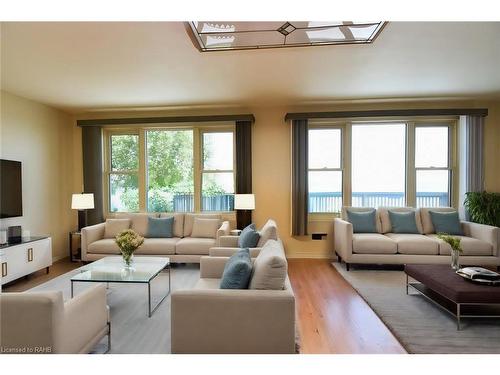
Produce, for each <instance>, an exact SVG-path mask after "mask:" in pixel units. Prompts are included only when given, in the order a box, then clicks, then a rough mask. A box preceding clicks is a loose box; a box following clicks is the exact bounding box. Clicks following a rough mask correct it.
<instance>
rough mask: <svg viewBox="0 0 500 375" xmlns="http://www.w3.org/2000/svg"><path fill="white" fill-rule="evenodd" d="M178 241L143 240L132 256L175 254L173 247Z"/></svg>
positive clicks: (171, 239) (172, 239)
mask: <svg viewBox="0 0 500 375" xmlns="http://www.w3.org/2000/svg"><path fill="white" fill-rule="evenodd" d="M179 240H180V238H178V237H172V238H145V239H144V243H143V244H142V245H141V246H140V247H139V248H138V249H137V250H136V251H135V253H134V254H155V255H163V254H165V255H170V254H175V245H176V244H177V242H178V241H179Z"/></svg>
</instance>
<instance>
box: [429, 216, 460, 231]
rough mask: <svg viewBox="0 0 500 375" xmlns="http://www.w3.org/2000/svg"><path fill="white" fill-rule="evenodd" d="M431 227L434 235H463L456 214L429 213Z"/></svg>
mask: <svg viewBox="0 0 500 375" xmlns="http://www.w3.org/2000/svg"><path fill="white" fill-rule="evenodd" d="M429 214H430V215H431V221H432V225H433V226H434V230H435V231H436V233H447V234H452V235H459V236H461V235H463V231H462V226H461V225H460V219H459V218H458V212H457V211H454V212H435V211H429Z"/></svg>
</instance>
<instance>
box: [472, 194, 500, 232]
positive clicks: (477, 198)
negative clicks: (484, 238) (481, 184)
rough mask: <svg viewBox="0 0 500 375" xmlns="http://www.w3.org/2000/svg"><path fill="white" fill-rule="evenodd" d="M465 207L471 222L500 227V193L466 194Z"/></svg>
mask: <svg viewBox="0 0 500 375" xmlns="http://www.w3.org/2000/svg"><path fill="white" fill-rule="evenodd" d="M464 206H465V209H466V210H467V212H468V213H469V215H470V220H471V221H473V222H475V223H479V224H486V225H493V226H496V227H500V193H488V192H486V191H480V192H469V193H466V194H465V201H464Z"/></svg>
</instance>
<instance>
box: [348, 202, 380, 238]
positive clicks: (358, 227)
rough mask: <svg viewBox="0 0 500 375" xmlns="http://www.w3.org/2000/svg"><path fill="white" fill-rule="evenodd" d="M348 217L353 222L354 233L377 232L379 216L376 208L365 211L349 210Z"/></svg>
mask: <svg viewBox="0 0 500 375" xmlns="http://www.w3.org/2000/svg"><path fill="white" fill-rule="evenodd" d="M347 219H348V220H349V222H350V223H351V224H352V231H353V233H377V224H376V220H377V218H376V212H375V209H374V208H372V209H371V210H370V211H364V212H356V211H351V210H347Z"/></svg>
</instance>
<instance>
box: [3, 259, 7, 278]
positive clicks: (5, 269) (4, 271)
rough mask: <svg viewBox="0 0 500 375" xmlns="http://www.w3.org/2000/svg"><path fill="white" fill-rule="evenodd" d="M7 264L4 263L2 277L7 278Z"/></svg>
mask: <svg viewBox="0 0 500 375" xmlns="http://www.w3.org/2000/svg"><path fill="white" fill-rule="evenodd" d="M7 273H8V272H7V262H3V263H2V277H5V276H7Z"/></svg>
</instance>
